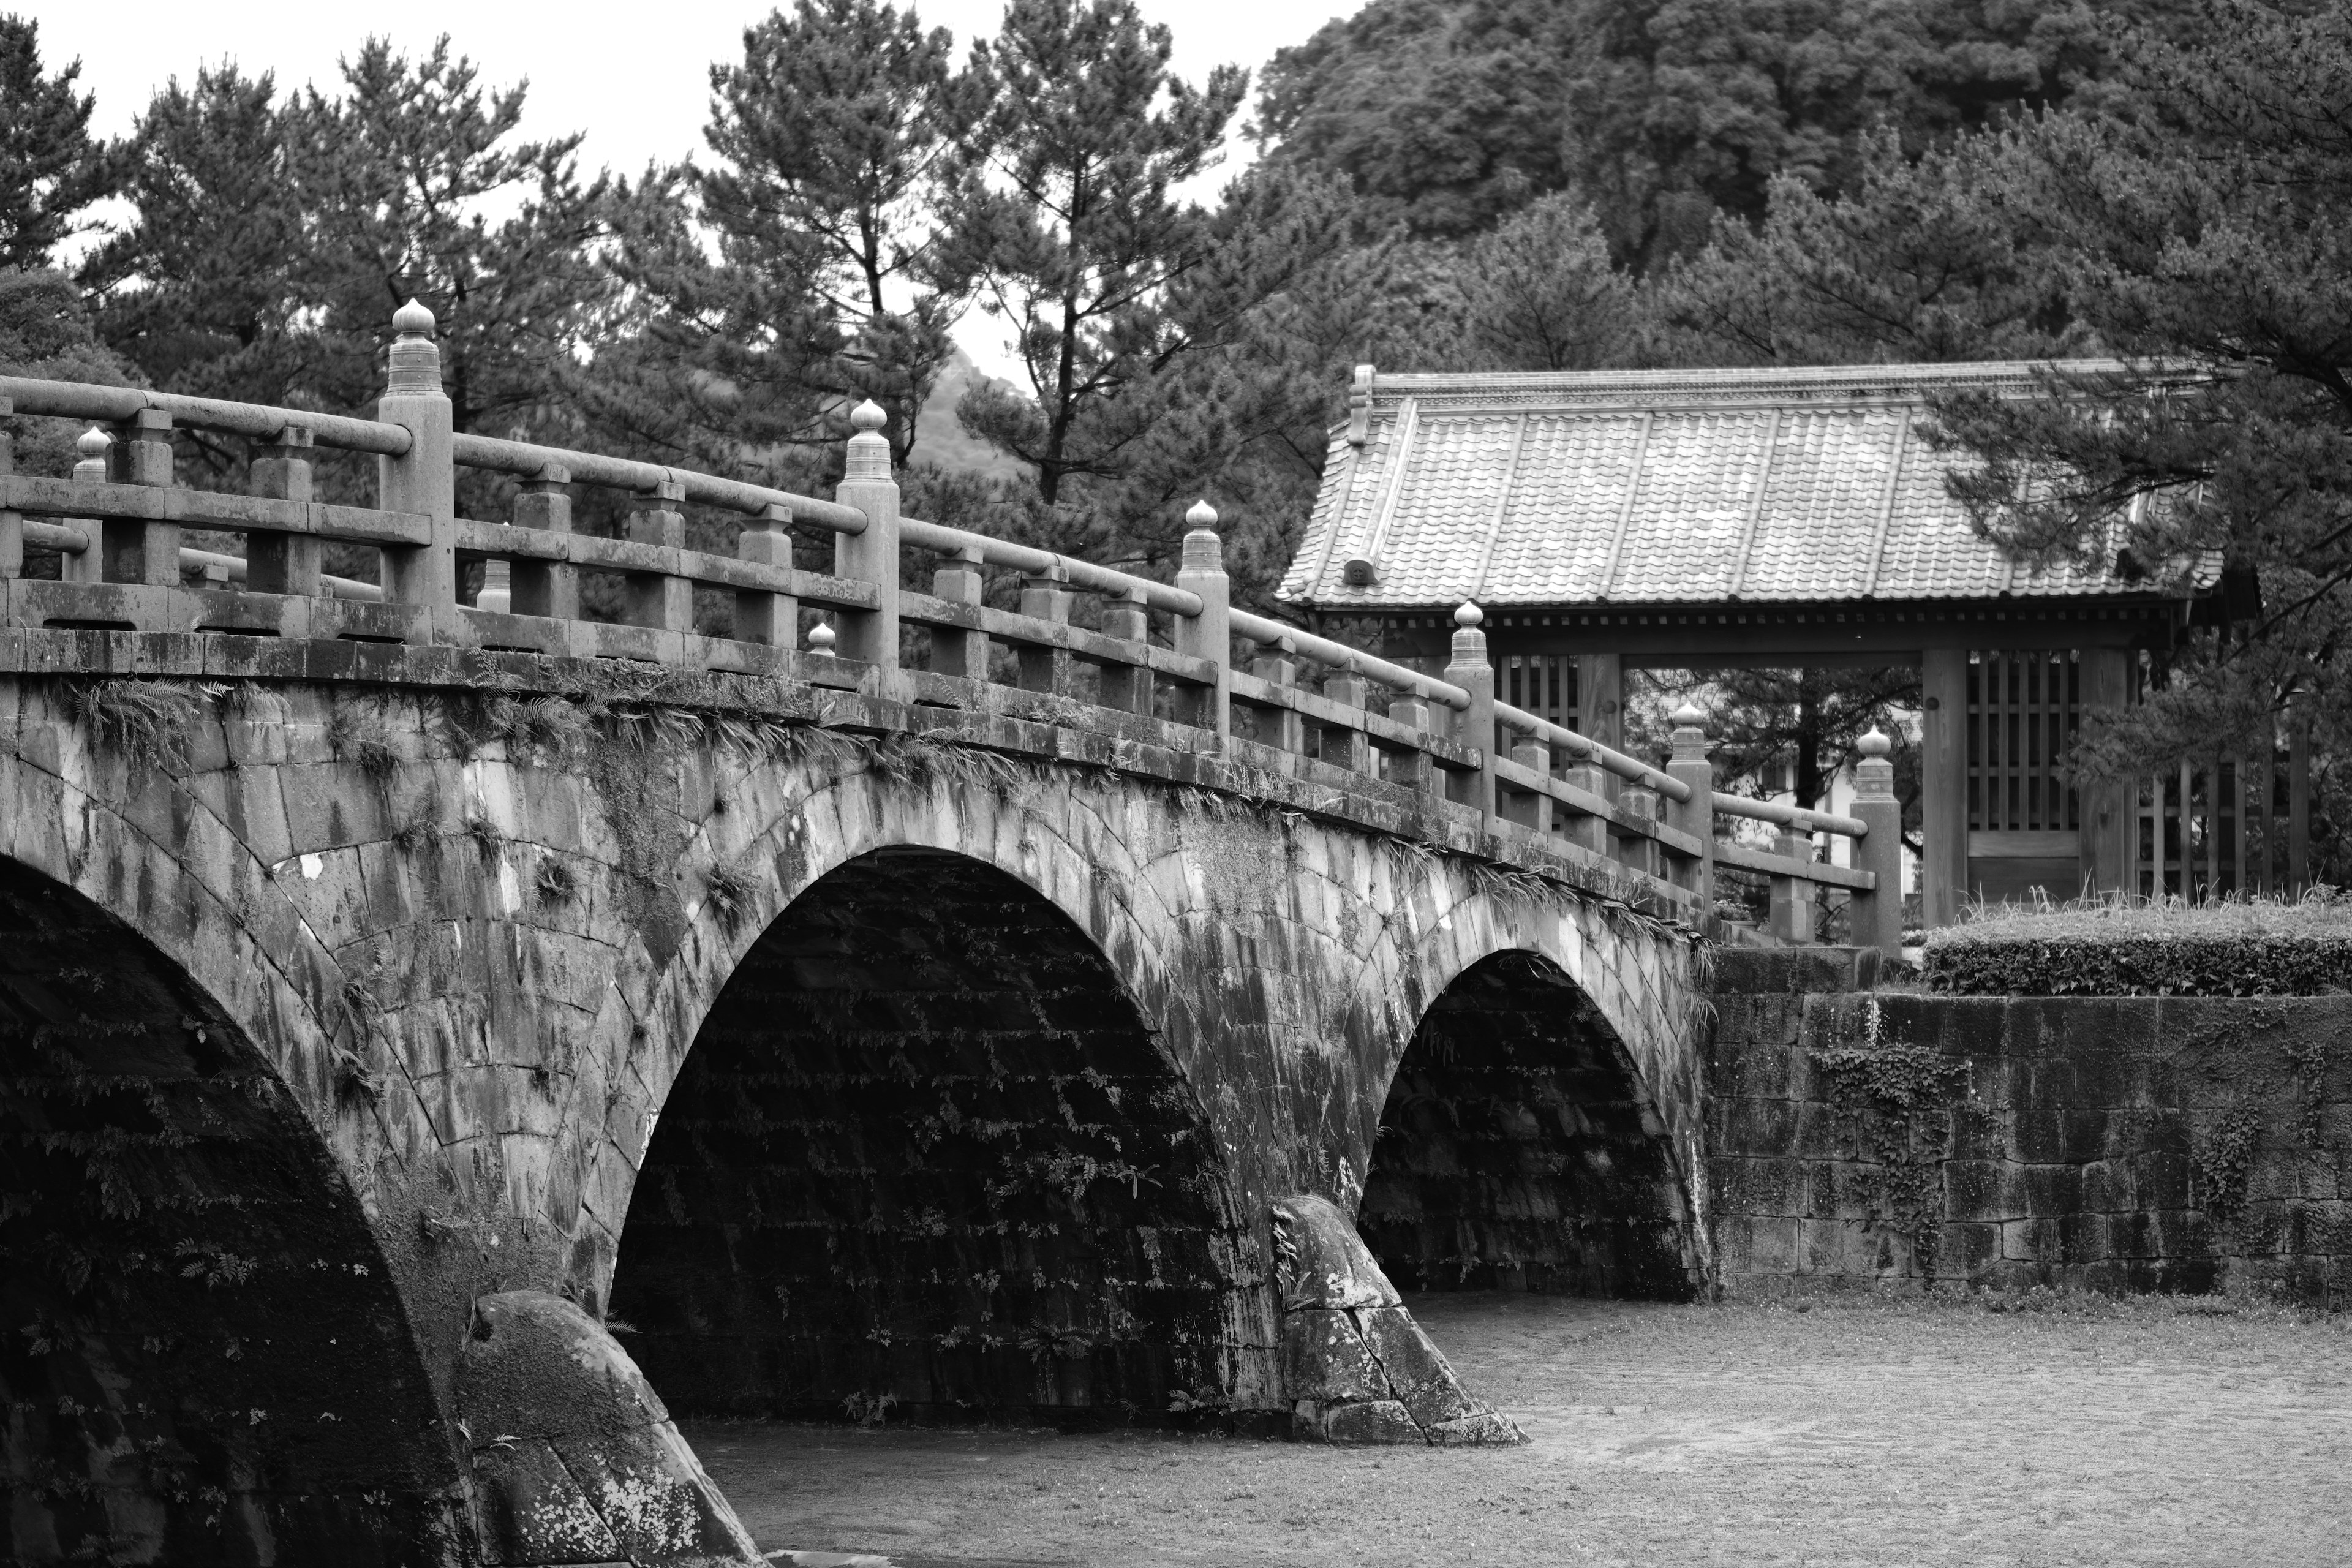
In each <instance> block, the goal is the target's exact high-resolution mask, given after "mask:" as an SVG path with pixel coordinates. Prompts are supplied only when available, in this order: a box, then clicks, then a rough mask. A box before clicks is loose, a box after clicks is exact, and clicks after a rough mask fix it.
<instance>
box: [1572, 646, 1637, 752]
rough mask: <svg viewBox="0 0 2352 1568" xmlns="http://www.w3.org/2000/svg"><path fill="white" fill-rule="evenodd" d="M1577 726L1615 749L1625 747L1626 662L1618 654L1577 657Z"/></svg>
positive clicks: (1580, 730) (1613, 750)
mask: <svg viewBox="0 0 2352 1568" xmlns="http://www.w3.org/2000/svg"><path fill="white" fill-rule="evenodd" d="M1576 729H1577V732H1578V733H1579V734H1581V735H1589V736H1591V738H1592V739H1593V740H1596V741H1598V742H1601V744H1602V745H1604V746H1606V747H1608V748H1609V749H1610V750H1611V751H1612V752H1622V751H1623V750H1624V749H1625V661H1624V660H1623V659H1622V658H1620V657H1619V656H1618V655H1616V654H1613V653H1582V654H1579V655H1577V656H1576Z"/></svg>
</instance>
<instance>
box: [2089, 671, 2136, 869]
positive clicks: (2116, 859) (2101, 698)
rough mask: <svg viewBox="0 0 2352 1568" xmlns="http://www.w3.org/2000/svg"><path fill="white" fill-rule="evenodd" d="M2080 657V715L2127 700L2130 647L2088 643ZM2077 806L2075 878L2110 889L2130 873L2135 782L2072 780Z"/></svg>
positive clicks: (2121, 704)
mask: <svg viewBox="0 0 2352 1568" xmlns="http://www.w3.org/2000/svg"><path fill="white" fill-rule="evenodd" d="M2082 661H2083V716H2084V719H2085V720H2088V718H2089V717H2090V715H2091V714H2093V713H2114V712H2120V711H2121V710H2123V708H2124V706H2125V705H2126V703H2128V702H2130V700H2131V665H2132V656H2131V653H2130V650H2128V649H2126V648H2119V647H2086V648H2084V650H2083V653H2082ZM2075 787H2076V789H2077V790H2078V791H2079V794H2078V795H2077V796H2076V805H2077V806H2078V808H2079V810H2080V812H2081V817H2080V824H2081V825H2080V826H2079V827H2078V828H2077V829H2076V843H2077V845H2078V848H2077V849H2076V851H2075V853H2076V855H2077V857H2078V860H2077V867H2078V868H2077V870H2076V872H2075V877H2076V879H2077V881H2078V882H2079V883H2081V884H2084V885H2087V886H2088V888H2089V889H2090V890H2091V891H2093V892H2095V893H2105V892H2112V891H2114V890H2116V889H2119V888H2122V887H2124V886H2125V885H2126V883H2127V882H2128V881H2129V880H2130V879H2131V854H2132V846H2131V838H2132V830H2133V828H2134V826H2136V825H2135V823H2134V822H2133V820H2132V816H2133V808H2134V807H2135V806H2136V805H2137V804H2138V799H2139V785H2138V783H2137V780H2134V779H2129V778H2120V779H2109V780H2107V781H2106V782H2105V783H2104V784H2092V783H2090V782H2088V781H2085V782H2084V783H2083V784H2078V785H2076V786H2075Z"/></svg>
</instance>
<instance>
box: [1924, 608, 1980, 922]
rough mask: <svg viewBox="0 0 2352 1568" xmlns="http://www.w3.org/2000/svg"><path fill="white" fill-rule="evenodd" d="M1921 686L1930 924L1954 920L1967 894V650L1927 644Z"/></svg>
mask: <svg viewBox="0 0 2352 1568" xmlns="http://www.w3.org/2000/svg"><path fill="white" fill-rule="evenodd" d="M1919 687H1920V700H1921V704H1922V706H1923V707H1924V708H1925V710H1926V711H1924V712H1923V713H1922V714H1921V715H1920V725H1919V730H1920V736H1919V752H1920V755H1919V772H1920V780H1919V783H1920V792H1919V793H1920V813H1919V815H1920V824H1919V837H1920V841H1921V846H1922V849H1923V851H1924V852H1923V853H1922V854H1921V856H1920V858H1919V901H1920V906H1921V910H1920V913H1921V919H1922V921H1923V923H1925V924H1926V925H1927V926H1928V927H1930V928H1931V929H1932V928H1934V927H1937V926H1948V925H1952V924H1954V923H1956V922H1957V921H1958V920H1959V918H1960V908H1961V906H1962V905H1963V904H1965V903H1966V902H1967V901H1968V896H1969V894H1968V889H1969V655H1968V650H1967V649H1966V648H1957V647H1931V648H1928V649H1927V651H1926V652H1925V653H1923V654H1922V655H1921V656H1920V659H1919Z"/></svg>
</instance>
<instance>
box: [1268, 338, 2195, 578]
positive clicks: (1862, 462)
mask: <svg viewBox="0 0 2352 1568" xmlns="http://www.w3.org/2000/svg"><path fill="white" fill-rule="evenodd" d="M2031 368H2032V367H2029V366H2026V365H2021V364H1977V365H1969V364H1963V365H1863V366H1841V367H1832V368H1829V369H1803V370H1760V371H1759V370H1747V371H1703V372H1702V371H1670V372H1598V373H1565V374H1518V375H1444V376H1439V375H1426V376H1375V377H1372V378H1371V379H1370V382H1369V383H1362V382H1360V383H1359V384H1358V387H1357V389H1356V392H1355V395H1354V396H1353V397H1352V398H1351V406H1350V425H1349V426H1346V427H1343V428H1342V429H1341V430H1339V431H1335V432H1334V434H1333V440H1332V446H1331V451H1330V457H1329V460H1328V462H1327V464H1326V466H1325V469H1324V475H1325V479H1324V486H1323V489H1322V492H1321V493H1320V494H1319V495H1318V498H1317V501H1316V506H1315V510H1314V514H1313V516H1312V518H1311V519H1310V520H1309V522H1308V526H1307V537H1306V539H1305V541H1304V542H1303V543H1302V545H1301V547H1300V550H1299V553H1298V556H1297V559H1296V560H1295V561H1294V562H1293V563H1292V564H1291V568H1290V571H1289V573H1288V574H1287V575H1286V577H1285V579H1284V582H1283V585H1282V588H1281V590H1280V592H1281V596H1282V597H1284V598H1286V599H1290V600H1293V601H1297V602H1303V603H1309V604H1313V605H1318V606H1319V607H1324V608H1330V609H1339V608H1342V607H1347V606H1356V605H1360V606H1362V607H1365V608H1378V607H1383V606H1400V607H1402V606H1426V605H1438V606H1442V605H1452V604H1455V603H1458V602H1459V601H1460V600H1462V599H1464V598H1467V597H1476V598H1478V599H1479V600H1480V602H1481V603H1483V604H1487V605H1539V604H1578V603H1591V602H1595V601H1599V600H1603V599H1606V600H1610V601H1614V602H1617V603H1633V602H1651V603H1656V602H1669V603H1671V602H1676V601H1692V600H1701V599H1717V598H1723V597H1726V596H1727V595H1731V594H1732V593H1734V592H1737V594H1738V596H1739V597H1740V598H1741V599H1743V600H1749V601H1769V600H1790V599H1823V598H1862V597H1870V596H1875V597H1879V598H1890V599H1891V598H1944V597H1976V596H1983V595H1999V594H2002V593H2012V594H2018V595H2058V594H2064V595H2080V594H2098V593H2146V592H2148V591H2150V588H2151V586H2152V585H2151V584H2148V583H2147V582H2145V581H2127V580H2126V579H2123V578H2121V577H2118V576H2117V575H2116V574H2115V572H2114V571H2113V570H2112V567H2111V565H2110V564H2095V565H2091V566H2084V565H2079V564H2074V563H2055V564H2051V565H2046V566H2042V567H2035V568H2028V567H2026V566H2023V565H2018V566H2014V567H2012V565H2011V563H2010V562H2009V561H2008V559H2007V558H2006V557H2004V556H2002V555H2001V554H2000V552H1999V550H1998V549H1996V548H1995V547H1994V546H1993V545H1992V544H1991V543H1990V542H1987V541H1985V540H1981V539H1979V538H1978V537H1977V536H1976V535H1975V534H1974V533H1973V532H1972V531H1970V529H1969V523H1968V519H1967V516H1966V514H1965V513H1964V511H1963V510H1961V508H1960V505H1959V503H1958V502H1957V501H1955V500H1952V499H1951V497H1950V496H1949V495H1948V493H1947V492H1946V489H1945V484H1944V475H1945V471H1946V469H1947V468H1949V467H1950V466H1951V463H1952V459H1951V458H1948V456H1946V455H1944V454H1940V453H1937V452H1933V451H1931V450H1929V449H1928V448H1927V446H1926V444H1925V443H1924V442H1922V441H1921V440H1919V439H1918V438H1917V437H1916V435H1915V434H1913V433H1912V432H1911V431H1910V429H1909V425H1910V422H1911V421H1912V420H1913V419H1914V418H1915V417H1916V416H1917V413H1918V407H1919V404H1920V401H1921V399H1922V398H1924V397H1925V395H1927V393H1928V392H1930V391H1933V390H1935V389H1937V388H1941V387H1953V386H1980V387H1990V388H1994V389H2002V388H2007V387H2014V388H2015V389H2016V390H2017V391H2018V392H2020V393H2021V394H2022V393H2024V392H2026V391H2027V390H2029V389H2030V387H2031V378H2030V373H2031ZM1408 432H1409V434H1410V439H1409V440H1404V441H1402V442H1401V439H1400V437H1401V436H1403V435H1405V434H1406V433H1408ZM1359 436H1360V445H1359V444H1358V442H1357V440H1356V439H1354V438H1353V437H1359ZM1401 444H1402V445H1403V446H1405V447H1407V448H1408V449H1407V450H1406V451H1405V452H1404V453H1403V454H1402V463H1400V457H1399V451H1398V448H1399V447H1400V445H1401ZM1383 517H1385V519H1386V522H1385V528H1383V525H1382V519H1383ZM1376 544H1377V549H1375V545H1376ZM1350 559H1359V560H1361V559H1370V560H1371V563H1372V567H1373V571H1372V579H1371V581H1370V582H1368V583H1360V584H1349V583H1348V582H1347V581H1346V567H1347V563H1348V562H1349V560H1350Z"/></svg>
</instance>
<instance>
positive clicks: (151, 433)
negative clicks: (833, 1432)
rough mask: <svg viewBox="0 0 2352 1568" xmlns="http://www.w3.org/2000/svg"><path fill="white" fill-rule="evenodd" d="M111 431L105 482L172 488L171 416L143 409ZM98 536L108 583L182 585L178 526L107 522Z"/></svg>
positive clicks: (126, 520) (125, 520) (138, 521)
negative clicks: (111, 446) (113, 439)
mask: <svg viewBox="0 0 2352 1568" xmlns="http://www.w3.org/2000/svg"><path fill="white" fill-rule="evenodd" d="M114 429H115V442H114V446H113V448H112V450H110V452H109V453H108V454H107V456H108V458H110V465H111V466H110V471H109V473H108V475H107V477H108V478H109V479H112V480H113V481H114V482H115V483H116V484H118V485H144V486H148V487H150V488H152V489H163V487H165V486H167V485H169V484H170V483H171V482H172V416H170V415H169V414H166V413H164V412H163V410H162V409H160V408H142V409H141V410H140V411H139V412H138V413H136V414H134V415H132V416H131V417H130V418H128V419H126V420H124V421H123V422H122V423H121V424H120V425H118V426H115V427H114ZM100 532H101V535H102V537H103V538H104V540H105V555H106V565H105V571H106V581H108V582H110V583H145V584H152V585H153V586H157V587H164V588H176V587H178V586H179V585H180V525H179V524H178V523H176V522H149V521H143V520H142V519H138V518H127V517H110V518H108V519H107V520H106V521H105V523H104V525H103V526H102V528H101V530H100Z"/></svg>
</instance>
